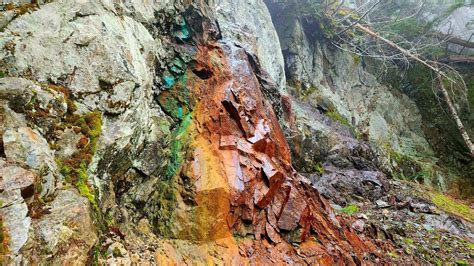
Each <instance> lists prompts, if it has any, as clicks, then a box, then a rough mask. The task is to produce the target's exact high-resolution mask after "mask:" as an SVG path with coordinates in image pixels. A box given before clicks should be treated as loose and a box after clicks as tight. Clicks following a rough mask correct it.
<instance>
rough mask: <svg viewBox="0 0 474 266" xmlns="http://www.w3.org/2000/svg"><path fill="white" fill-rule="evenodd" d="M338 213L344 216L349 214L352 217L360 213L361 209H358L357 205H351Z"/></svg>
mask: <svg viewBox="0 0 474 266" xmlns="http://www.w3.org/2000/svg"><path fill="white" fill-rule="evenodd" d="M337 212H339V213H344V214H347V215H349V216H352V215H354V214H356V213H357V212H359V207H357V205H354V204H351V205H347V206H346V207H344V208H342V209H340V210H338V211H337Z"/></svg>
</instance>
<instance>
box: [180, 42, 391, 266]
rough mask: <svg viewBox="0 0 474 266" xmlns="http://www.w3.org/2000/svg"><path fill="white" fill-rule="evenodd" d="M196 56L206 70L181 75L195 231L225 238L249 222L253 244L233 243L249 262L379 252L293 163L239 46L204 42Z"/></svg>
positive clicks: (353, 258) (352, 258)
mask: <svg viewBox="0 0 474 266" xmlns="http://www.w3.org/2000/svg"><path fill="white" fill-rule="evenodd" d="M195 60H196V61H197V65H198V66H199V69H201V70H202V69H205V72H206V73H207V74H206V76H205V78H203V77H202V75H200V73H201V72H202V71H201V72H196V71H194V72H192V71H188V76H189V77H188V82H187V87H188V89H189V91H190V94H191V97H192V98H194V99H197V100H196V102H197V103H196V106H195V108H194V110H193V114H194V125H195V129H194V130H193V133H192V135H193V136H194V137H193V141H192V142H193V143H192V145H190V147H191V149H194V151H193V152H192V153H191V154H193V155H194V159H193V162H192V164H193V169H194V172H195V173H194V175H195V176H196V177H195V180H194V181H195V186H196V193H197V194H196V202H197V208H196V210H195V215H194V219H196V223H195V224H196V228H194V229H193V230H194V233H193V234H194V237H195V238H196V239H199V240H206V241H210V240H216V239H222V238H229V237H230V236H232V235H233V234H234V233H235V232H236V230H237V228H238V227H241V226H242V225H244V224H247V225H248V224H250V225H251V227H252V228H253V229H252V232H251V234H253V236H254V239H255V240H254V241H253V242H252V244H251V246H252V247H251V248H250V247H249V246H248V244H249V243H247V242H245V243H246V244H243V243H240V244H238V245H239V248H240V249H241V251H242V252H240V253H241V256H243V257H247V258H249V259H250V261H252V262H254V263H259V262H260V263H267V262H272V263H274V262H281V261H285V260H284V258H283V257H284V256H283V255H282V254H286V255H285V256H289V258H293V259H294V260H293V261H294V262H306V263H318V264H321V265H333V264H334V263H336V264H341V263H347V264H356V263H357V262H362V261H363V260H364V255H365V254H366V253H371V254H375V255H376V256H379V257H380V254H377V252H376V250H375V247H374V246H373V245H371V244H366V242H368V241H367V240H365V239H363V238H361V237H359V236H358V235H357V234H355V233H354V232H353V231H351V229H350V227H349V226H347V224H348V223H346V222H345V221H344V220H341V218H338V219H339V220H338V219H336V218H335V215H334V213H333V212H332V210H331V209H330V207H329V204H328V203H327V202H326V201H325V200H324V199H322V198H321V196H320V195H319V193H318V192H317V191H316V190H315V189H314V188H312V187H311V186H310V185H308V184H306V182H305V180H304V178H303V177H302V176H300V175H299V174H298V173H296V172H295V171H294V170H293V168H292V167H291V156H290V149H289V147H288V143H287V141H286V139H285V138H284V134H283V131H282V129H281V127H280V125H279V124H278V122H277V121H278V120H277V118H276V116H275V114H274V112H273V109H272V107H271V106H269V105H268V104H267V103H266V100H265V99H264V97H263V95H262V93H261V88H260V84H259V82H258V79H257V78H256V76H255V74H254V73H253V70H252V67H251V66H250V64H249V62H248V56H247V54H246V53H245V51H244V50H243V49H241V48H237V47H233V46H227V45H224V44H222V45H221V44H219V45H217V44H215V45H212V46H209V45H207V46H205V45H202V46H198V47H197V56H196V58H195ZM288 104H289V103H287V104H286V105H288ZM286 108H287V109H288V108H291V106H286ZM188 154H189V153H188ZM223 225H226V226H223ZM289 232H293V234H296V235H297V237H299V238H300V240H301V241H303V243H302V244H301V245H300V247H299V248H296V247H294V246H292V245H291V244H289V243H288V242H287V240H285V237H284V236H283V235H284V234H283V233H286V234H288V233H289ZM312 235H314V237H311V236H312ZM313 238H314V239H317V240H318V241H317V242H316V241H314V240H313ZM231 242H232V243H233V245H237V244H236V243H235V242H233V241H231ZM243 250H247V251H249V252H250V250H252V252H250V253H248V252H243ZM276 250H278V251H279V252H282V254H279V255H276V254H275V251H276ZM279 259H281V260H279ZM380 262H382V260H380Z"/></svg>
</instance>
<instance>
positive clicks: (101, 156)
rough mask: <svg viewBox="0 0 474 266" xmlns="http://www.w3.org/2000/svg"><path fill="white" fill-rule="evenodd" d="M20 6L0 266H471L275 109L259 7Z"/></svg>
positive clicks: (442, 230) (301, 111) (406, 200)
mask: <svg viewBox="0 0 474 266" xmlns="http://www.w3.org/2000/svg"><path fill="white" fill-rule="evenodd" d="M27 2H28V1H13V4H14V5H15V9H14V13H15V15H14V16H11V15H10V13H11V12H10V13H9V12H8V11H4V10H3V9H2V10H3V11H2V12H1V13H0V14H1V16H0V28H2V32H1V33H0V36H1V38H0V44H1V47H2V48H1V49H0V60H1V63H2V65H1V66H0V71H1V73H2V76H3V74H5V75H7V76H10V77H6V78H0V118H1V120H0V125H1V128H0V138H1V140H2V141H1V142H0V148H1V149H0V156H1V157H2V158H1V159H0V177H1V178H0V200H1V205H0V215H1V222H2V223H1V225H2V227H1V228H0V230H2V232H4V234H3V235H2V241H4V242H3V243H0V244H2V249H0V250H1V251H2V252H3V253H1V254H0V255H1V256H2V258H3V257H4V258H5V262H6V263H10V264H91V263H99V264H120V265H144V264H145V265H146V264H151V265H156V264H158V265H160V264H211V263H213V264H217V265H220V264H248V263H250V264H263V265H266V264H275V263H276V264H297V265H304V264H322V265H333V264H351V265H352V264H356V265H357V264H371V263H373V264H384V263H390V261H391V260H393V261H397V262H405V261H409V262H413V263H425V262H430V263H433V262H434V261H436V259H440V260H444V259H446V260H449V261H454V260H463V259H465V260H470V259H471V258H470V257H469V256H470V255H469V254H470V253H469V247H470V246H469V243H470V242H467V241H471V242H472V224H471V223H470V222H472V221H470V222H469V221H465V220H466V219H465V218H462V217H456V216H453V215H451V214H447V213H446V212H444V211H443V210H440V209H439V208H437V207H435V206H434V205H433V204H432V203H431V201H430V200H429V199H424V198H423V197H421V196H419V197H415V196H413V195H411V194H410V193H411V192H412V191H417V190H416V188H415V187H412V186H410V185H406V184H405V183H402V182H395V181H393V180H389V179H388V177H387V173H386V172H385V171H382V168H381V167H380V166H379V162H378V158H379V157H378V156H377V154H376V153H375V152H373V151H372V148H371V147H370V146H369V144H367V143H366V142H364V141H362V140H361V139H357V138H354V135H356V134H355V133H356V131H354V129H353V128H351V127H348V126H347V124H344V123H341V121H334V119H330V118H329V117H328V115H327V113H328V110H329V109H331V103H330V102H331V101H322V102H319V103H318V106H313V105H311V104H308V103H307V102H302V101H299V100H295V99H292V97H291V96H288V95H285V88H284V84H285V73H284V71H283V70H284V65H283V64H284V63H283V55H282V54H281V52H280V50H279V47H278V46H279V44H278V42H279V41H278V38H277V34H276V31H275V30H274V28H273V25H272V24H271V18H270V15H269V12H268V10H267V9H266V7H265V5H264V4H263V3H260V2H255V1H253V0H248V1H247V0H245V1H226V0H222V1H221V0H219V1H211V2H210V3H209V6H208V5H207V4H206V3H204V2H202V1H191V2H189V1H186V4H183V3H181V1H141V2H140V1H115V2H113V3H111V2H110V3H109V2H107V1H96V0H88V1H52V2H48V3H44V2H42V1H36V2H35V3H31V2H30V3H27ZM24 4H31V5H28V6H27V7H28V8H27V9H26V11H25V12H24V13H22V14H19V9H18V8H20V7H21V8H23V9H22V10H25V9H24V8H26V7H25V6H23V5H24ZM17 13H18V14H17ZM249 14H251V15H249ZM249 16H250V17H252V18H256V17H258V18H259V19H258V20H257V21H256V22H258V23H252V21H250V20H247V19H246V18H248V17H249ZM241 20H245V21H241ZM259 23H260V24H259ZM255 25H260V26H255ZM257 35H258V36H257ZM300 63H301V62H300ZM296 68H298V67H296ZM339 85H340V84H339ZM282 95H283V96H282ZM380 108H382V107H380ZM394 119H395V118H394ZM377 121H378V120H377ZM280 122H281V123H282V124H283V126H281V125H280ZM379 122H380V121H379ZM384 123H385V122H383V121H382V122H380V123H374V124H375V125H384ZM381 131H383V130H381ZM381 131H378V132H381ZM293 133H294V134H293ZM292 157H293V158H292ZM422 193H423V190H421V189H420V194H422ZM410 195H411V196H410ZM351 205H353V206H351ZM331 206H334V207H335V208H334V209H336V211H334V210H333V207H331ZM349 206H350V208H349ZM468 215H469V213H468ZM400 228H401V229H400ZM434 230H435V231H436V232H438V231H439V235H438V236H439V237H437V235H436V234H431V233H433V231H434ZM409 238H411V239H412V240H413V241H412V242H411V241H409V240H408V239H409ZM408 242H409V243H411V244H407V243H408ZM425 244H426V245H428V248H425V247H424V246H426V245H425ZM447 245H449V247H450V251H449V252H448V251H446V252H445V253H443V252H438V253H436V254H435V253H434V252H432V251H433V250H435V251H436V250H442V249H443V248H444V247H445V246H447ZM434 246H436V247H437V248H434ZM471 249H472V245H471ZM419 250H423V251H426V252H428V253H426V254H427V255H423V256H421V255H418V254H417V252H418V251H419ZM423 254H425V253H423Z"/></svg>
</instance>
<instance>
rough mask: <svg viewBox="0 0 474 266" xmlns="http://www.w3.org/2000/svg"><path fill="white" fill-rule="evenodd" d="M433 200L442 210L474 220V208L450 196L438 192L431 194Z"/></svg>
mask: <svg viewBox="0 0 474 266" xmlns="http://www.w3.org/2000/svg"><path fill="white" fill-rule="evenodd" d="M429 196H430V199H431V201H432V202H433V203H434V204H435V205H436V206H437V207H438V208H439V209H441V210H443V211H445V212H447V213H450V214H453V215H456V216H459V217H462V218H464V219H466V220H467V221H470V222H474V210H473V209H471V208H469V206H467V205H465V204H463V203H460V202H458V201H456V200H454V199H451V198H450V197H448V196H445V195H443V194H441V193H438V192H431V193H430V194H429Z"/></svg>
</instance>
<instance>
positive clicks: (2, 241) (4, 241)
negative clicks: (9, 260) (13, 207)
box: [0, 217, 8, 264]
mask: <svg viewBox="0 0 474 266" xmlns="http://www.w3.org/2000/svg"><path fill="white" fill-rule="evenodd" d="M7 253H8V234H7V230H6V228H5V227H4V225H3V219H2V217H0V264H2V263H3V262H4V261H3V256H4V255H6V254H7Z"/></svg>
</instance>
